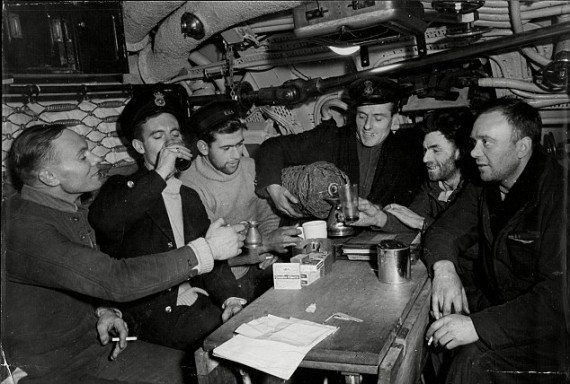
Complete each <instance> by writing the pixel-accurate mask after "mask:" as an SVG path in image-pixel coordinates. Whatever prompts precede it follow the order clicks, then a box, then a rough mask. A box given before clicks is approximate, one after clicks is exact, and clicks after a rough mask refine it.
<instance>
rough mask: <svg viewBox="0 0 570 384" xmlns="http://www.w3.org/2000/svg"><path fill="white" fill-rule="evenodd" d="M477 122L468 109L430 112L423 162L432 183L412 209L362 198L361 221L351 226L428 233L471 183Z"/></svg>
mask: <svg viewBox="0 0 570 384" xmlns="http://www.w3.org/2000/svg"><path fill="white" fill-rule="evenodd" d="M473 120H474V119H473V115H472V114H471V112H470V111H469V110H466V109H463V110H455V111H447V110H439V111H434V112H431V113H429V114H428V115H427V116H426V118H425V119H424V121H423V122H422V124H421V129H422V131H423V132H424V133H425V136H424V140H423V147H424V157H423V159H422V160H423V162H424V164H425V167H426V169H427V172H428V177H429V181H426V182H424V183H423V184H422V186H421V188H420V190H419V191H418V192H417V193H416V196H415V197H414V200H413V201H412V203H411V204H410V205H409V206H408V207H405V206H402V205H400V204H394V203H391V204H388V206H386V207H384V208H382V207H379V206H378V205H376V204H372V203H370V202H369V201H368V200H366V199H362V198H361V199H359V203H358V209H359V211H360V212H359V220H358V221H357V222H355V223H352V224H351V225H355V226H373V228H379V229H382V230H383V231H385V232H402V231H406V230H410V229H414V230H420V231H422V232H425V230H427V228H429V226H430V225H431V224H432V223H433V222H434V221H435V220H436V219H437V218H438V217H439V216H440V215H441V214H442V213H443V211H445V210H446V209H447V208H448V207H449V206H450V205H451V204H453V202H454V201H455V200H456V198H457V197H458V196H459V195H460V194H461V193H462V192H463V190H464V189H465V188H467V187H468V186H469V184H470V182H471V180H470V179H471V177H470V175H469V174H470V168H472V167H471V164H472V159H471V158H470V157H469V151H470V142H469V134H470V133H471V128H473ZM469 188H471V186H469Z"/></svg>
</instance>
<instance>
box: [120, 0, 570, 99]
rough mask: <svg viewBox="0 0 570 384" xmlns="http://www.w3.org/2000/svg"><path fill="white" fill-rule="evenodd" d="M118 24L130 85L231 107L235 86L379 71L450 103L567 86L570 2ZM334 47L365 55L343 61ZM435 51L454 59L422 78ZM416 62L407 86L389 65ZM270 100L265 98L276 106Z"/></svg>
mask: <svg viewBox="0 0 570 384" xmlns="http://www.w3.org/2000/svg"><path fill="white" fill-rule="evenodd" d="M123 14H124V29H125V37H126V47H127V51H128V53H129V75H127V76H125V82H127V83H133V84H145V83H146V84H153V83H159V82H165V83H179V84H182V85H184V86H185V88H186V89H187V90H188V92H189V93H190V94H191V95H194V96H198V95H208V94H226V95H230V94H231V95H232V96H234V97H235V94H236V93H239V92H240V90H241V89H240V87H239V85H240V83H247V87H248V88H247V89H250V87H251V88H253V89H254V90H257V89H262V88H264V87H277V86H280V85H282V84H283V83H285V82H287V81H295V80H298V79H301V80H302V81H307V80H309V79H315V78H333V77H339V76H346V75H349V74H354V73H359V72H363V71H364V72H370V71H371V69H374V68H378V71H379V72H378V73H382V74H383V75H386V76H390V77H398V79H399V80H400V81H401V82H402V81H403V82H404V83H406V82H407V83H408V85H410V87H411V95H412V96H415V97H416V98H426V97H433V98H436V99H440V100H450V99H452V98H453V97H463V95H461V92H460V91H453V92H451V93H450V92H449V89H450V88H453V87H457V88H461V87H460V86H461V85H463V86H469V85H478V86H480V87H489V88H493V89H494V90H497V91H498V92H499V95H498V96H501V94H500V93H504V92H505V91H503V90H504V89H512V88H519V89H518V91H519V93H520V92H527V93H529V92H530V93H531V94H532V95H531V96H534V95H535V94H537V95H540V94H544V93H546V94H548V93H550V92H552V93H557V92H560V91H561V89H562V88H564V87H565V83H567V81H568V80H567V72H565V70H568V63H569V61H570V48H569V46H570V36H569V34H568V33H567V31H568V29H566V27H567V25H565V24H563V23H567V22H568V21H569V20H570V3H568V2H567V1H533V2H529V1H517V0H514V1H506V0H497V1H480V0H464V1H436V0H433V1H408V0H399V1H160V2H158V1H125V2H123ZM557 24H561V25H563V26H565V27H562V26H561V27H560V30H559V32H558V33H556V36H555V38H549V39H544V40H543V41H538V42H537V41H531V42H530V43H528V44H525V40H522V41H521V42H518V43H517V45H516V46H514V47H509V49H503V50H502V51H498V52H481V53H480V54H479V55H476V54H473V52H470V51H469V50H470V49H471V48H470V46H471V45H473V44H476V43H483V44H484V43H485V42H486V41H489V42H492V41H494V40H495V39H500V38H508V37H509V36H516V35H518V34H521V33H523V32H530V31H533V30H541V29H542V28H545V27H553V26H554V28H556V25H557ZM564 29H566V33H562V32H563V31H564ZM331 45H336V46H342V47H350V46H360V47H361V50H360V53H358V52H357V53H354V54H352V55H349V56H339V55H337V54H336V53H333V52H332V51H331V50H330V49H329V46H331ZM521 47H524V48H522V49H521ZM442 52H448V53H449V52H452V53H457V54H453V55H452V56H450V57H451V58H452V60H448V61H445V62H441V63H437V65H434V64H433V63H431V64H430V65H427V64H426V66H425V68H422V65H421V63H422V61H421V60H422V58H425V56H430V55H434V54H441V53H442ZM463 53H465V58H462V55H463ZM411 61H419V63H420V64H419V65H416V66H414V67H413V69H414V70H413V71H411V75H413V76H405V75H406V74H405V73H403V74H401V73H398V71H391V67H390V66H391V65H393V64H394V63H397V64H401V63H406V64H409V62H411ZM407 62H408V63H407ZM404 72H405V71H404ZM565 73H566V74H565ZM564 76H566V78H565V77H564ZM499 79H502V80H501V81H502V83H501V81H499ZM521 82H524V83H525V84H521ZM446 88H447V90H446ZM277 93H278V91H275V90H274V91H272V92H269V93H268V94H271V95H270V97H275V98H277V99H278V98H279V95H277ZM458 94H459V96H457V95H458ZM281 96H282V95H281ZM519 96H520V95H519ZM527 96H528V95H527ZM566 96H567V95H566ZM542 98H543V97H542ZM557 98H558V99H561V97H558V96H557ZM258 101H259V100H258ZM277 101H278V102H284V100H277ZM285 101H287V100H285ZM297 101H299V100H297ZM300 101H304V100H300ZM566 101H567V100H566ZM276 103H277V102H276ZM260 104H262V103H260ZM265 104H272V103H271V102H269V101H267V100H266V102H265ZM546 104H548V102H545V101H544V100H543V102H542V104H541V105H546ZM551 104H552V103H551Z"/></svg>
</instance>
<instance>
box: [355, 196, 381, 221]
mask: <svg viewBox="0 0 570 384" xmlns="http://www.w3.org/2000/svg"><path fill="white" fill-rule="evenodd" d="M384 224H386V213H384V212H383V211H382V210H381V209H380V207H379V206H377V205H376V204H372V203H371V202H370V201H368V200H366V199H363V198H362V197H359V198H358V220H357V221H355V222H354V223H350V224H348V225H352V226H356V227H369V226H371V225H374V226H377V227H383V226H384Z"/></svg>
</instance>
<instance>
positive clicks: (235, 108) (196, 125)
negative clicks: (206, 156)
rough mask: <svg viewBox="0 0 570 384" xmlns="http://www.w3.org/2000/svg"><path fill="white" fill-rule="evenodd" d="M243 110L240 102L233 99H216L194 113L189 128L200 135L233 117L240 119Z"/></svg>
mask: <svg viewBox="0 0 570 384" xmlns="http://www.w3.org/2000/svg"><path fill="white" fill-rule="evenodd" d="M242 115H243V110H242V108H241V107H240V105H239V103H238V102H236V101H233V100H223V101H214V102H211V103H209V104H206V105H204V106H203V107H200V108H199V109H198V110H197V111H196V112H194V113H193V114H192V117H191V118H190V120H189V122H188V130H189V131H190V132H188V133H190V134H191V135H193V136H195V137H200V136H202V135H203V134H204V133H207V132H208V130H209V129H211V128H212V127H214V126H215V125H218V124H220V123H223V122H225V121H228V120H232V119H239V118H240V117H242Z"/></svg>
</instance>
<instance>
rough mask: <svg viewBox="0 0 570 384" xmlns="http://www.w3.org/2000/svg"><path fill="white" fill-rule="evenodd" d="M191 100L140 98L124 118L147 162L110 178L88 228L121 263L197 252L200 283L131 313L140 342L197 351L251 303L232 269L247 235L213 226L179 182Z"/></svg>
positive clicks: (157, 93)
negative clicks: (178, 163)
mask: <svg viewBox="0 0 570 384" xmlns="http://www.w3.org/2000/svg"><path fill="white" fill-rule="evenodd" d="M184 104H185V100H184V98H183V97H180V96H177V94H176V93H174V92H171V91H170V90H168V89H159V90H156V89H154V90H149V91H148V92H143V93H139V94H136V95H135V96H134V97H133V98H132V99H131V100H130V101H129V103H128V104H127V106H126V107H125V108H124V111H123V115H122V116H121V127H122V130H123V134H124V136H125V137H126V139H127V140H128V141H129V144H130V145H131V146H132V148H133V149H134V150H135V151H136V152H138V153H139V154H140V155H141V157H142V159H143V161H142V162H141V164H140V168H139V170H138V171H137V172H135V173H134V174H132V175H130V176H123V175H115V176H112V177H111V178H109V180H108V181H107V182H106V183H105V185H104V186H103V187H102V188H101V190H100V191H99V193H98V195H97V197H96V199H95V200H94V201H93V203H92V204H91V210H90V215H89V220H90V222H91V224H92V226H93V227H94V228H95V230H96V231H97V239H98V240H99V242H100V246H101V249H102V250H104V251H105V252H107V253H109V254H110V255H112V256H114V257H116V258H118V259H123V258H132V257H139V256H141V255H145V254H148V253H159V252H165V251H168V250H170V249H177V248H180V247H183V246H185V245H188V246H190V247H191V248H192V249H193V250H194V252H195V254H196V255H197V258H198V260H199V266H198V268H197V270H198V272H199V276H196V277H195V278H192V279H190V280H189V281H187V282H185V283H182V284H180V285H179V286H175V287H172V288H171V289H169V290H168V291H164V292H161V293H159V294H156V295H153V296H151V297H148V298H144V299H141V300H137V301H136V302H133V303H129V304H127V305H125V307H124V310H125V311H126V312H127V313H129V315H130V316H131V317H132V319H133V326H132V327H131V329H132V330H134V332H136V333H137V336H138V337H139V339H142V340H145V341H148V342H152V343H156V344H162V345H165V346H168V347H171V348H176V349H182V350H187V351H194V350H196V349H197V348H198V347H200V346H201V343H202V341H203V339H204V338H205V337H206V336H207V335H208V334H209V333H210V332H211V331H213V330H214V329H215V328H217V327H218V326H219V325H221V324H222V321H225V320H227V319H229V318H230V317H231V316H232V315H233V314H234V313H237V312H238V311H239V310H240V309H241V308H242V305H243V304H244V303H245V301H244V300H242V299H240V298H239V297H241V296H242V295H241V291H240V289H239V287H238V285H237V282H236V280H235V278H234V276H233V274H232V273H231V270H230V268H229V266H228V264H227V262H225V261H224V262H221V261H220V262H218V261H216V262H214V260H217V259H219V255H228V253H229V254H231V256H230V257H233V256H236V255H237V254H238V253H240V252H241V247H242V246H243V240H244V238H245V236H244V235H243V234H241V233H240V232H242V231H243V230H244V229H245V227H244V226H243V225H241V224H239V223H236V224H237V225H235V226H233V227H232V226H229V227H226V226H224V224H225V223H224V222H223V221H222V220H220V221H216V222H214V223H210V220H209V219H208V216H207V214H206V210H205V209H204V206H203V204H202V202H201V201H200V197H199V196H198V194H197V193H196V192H195V191H193V190H192V189H190V188H187V187H185V186H183V185H182V183H181V182H180V180H179V179H178V178H177V176H178V174H179V173H180V170H179V169H177V166H176V161H177V160H180V159H181V158H182V159H185V160H188V161H189V160H190V159H191V153H190V150H189V149H188V148H187V147H186V146H185V145H184V142H183V140H182V133H181V131H180V125H181V124H182V123H183V122H185V121H186V117H187V113H186V112H185V111H186V109H185V107H184Z"/></svg>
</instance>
